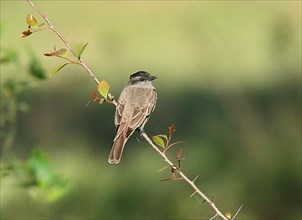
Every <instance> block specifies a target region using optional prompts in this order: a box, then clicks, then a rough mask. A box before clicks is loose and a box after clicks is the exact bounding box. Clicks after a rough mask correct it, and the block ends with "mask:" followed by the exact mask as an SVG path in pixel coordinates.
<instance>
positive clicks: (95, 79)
mask: <svg viewBox="0 0 302 220" xmlns="http://www.w3.org/2000/svg"><path fill="white" fill-rule="evenodd" d="M27 2H28V3H29V4H30V5H31V6H32V7H33V8H34V9H35V10H36V11H37V12H38V13H39V14H40V15H41V17H42V18H44V20H45V22H46V23H47V24H48V27H49V28H50V29H51V30H52V31H53V32H54V33H55V34H56V35H57V36H58V37H59V38H60V39H61V40H62V41H63V43H64V44H65V45H66V47H67V48H68V49H69V51H70V52H71V53H72V54H73V55H74V56H75V57H77V59H78V61H79V64H80V65H81V66H82V67H84V69H85V70H86V71H87V72H88V73H89V75H90V76H91V77H92V78H93V80H94V81H95V82H96V84H99V83H100V81H99V80H98V79H97V78H96V76H95V75H94V74H93V72H92V71H91V70H90V68H88V66H87V65H86V63H85V62H84V60H83V59H82V58H81V57H80V56H79V55H78V54H77V52H76V51H75V50H74V49H73V47H72V46H71V45H70V44H69V43H68V41H67V40H66V39H65V38H64V36H63V35H62V34H61V33H60V32H59V31H58V30H57V29H56V28H55V27H54V26H53V25H52V23H51V22H50V21H49V19H48V18H47V17H46V15H45V14H44V13H43V12H42V11H41V10H40V9H39V8H38V7H37V6H36V5H35V4H34V3H33V2H32V0H27ZM108 98H109V99H110V100H113V95H112V94H111V93H110V92H109V93H108ZM112 102H113V104H114V105H116V101H115V100H113V101H112Z"/></svg>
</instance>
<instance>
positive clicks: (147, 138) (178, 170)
mask: <svg viewBox="0 0 302 220" xmlns="http://www.w3.org/2000/svg"><path fill="white" fill-rule="evenodd" d="M141 135H142V137H143V138H144V139H145V140H146V141H147V142H148V143H149V145H150V146H151V147H152V148H153V149H154V150H155V151H156V152H157V153H158V154H159V155H160V156H161V157H162V158H163V159H164V161H165V162H166V163H167V164H169V165H170V166H171V167H175V165H174V164H173V163H172V162H171V160H170V159H169V158H168V157H167V156H166V154H164V153H163V152H161V151H160V150H159V149H158V148H157V147H156V145H155V144H154V143H153V142H152V141H151V139H150V138H149V136H148V135H147V134H146V133H145V132H143V133H142V134H141ZM176 172H177V173H178V174H179V175H180V176H181V177H182V178H183V179H184V181H186V182H187V183H188V184H189V185H190V186H191V187H192V188H193V189H194V192H196V193H197V194H198V195H200V196H201V197H202V198H203V199H204V200H205V201H206V202H207V203H208V204H209V205H210V206H211V207H212V209H214V211H215V212H216V214H217V215H218V216H220V217H221V218H222V219H224V220H229V219H228V218H227V217H226V216H225V215H223V214H222V213H221V211H220V210H219V209H218V208H217V206H216V205H215V203H214V202H213V201H211V200H210V199H209V198H208V197H207V196H206V195H205V194H204V193H203V192H201V190H200V189H199V188H198V187H197V186H196V185H195V183H194V181H191V180H190V179H189V178H188V177H187V176H186V175H185V174H184V173H183V172H182V171H181V170H180V169H176ZM196 193H194V194H196Z"/></svg>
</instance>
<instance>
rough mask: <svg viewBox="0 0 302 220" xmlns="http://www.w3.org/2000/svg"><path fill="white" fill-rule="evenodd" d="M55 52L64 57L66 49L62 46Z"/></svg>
mask: <svg viewBox="0 0 302 220" xmlns="http://www.w3.org/2000/svg"><path fill="white" fill-rule="evenodd" d="M56 53H57V55H58V56H61V57H65V56H66V54H67V50H66V49H64V48H62V49H60V50H58V51H56Z"/></svg>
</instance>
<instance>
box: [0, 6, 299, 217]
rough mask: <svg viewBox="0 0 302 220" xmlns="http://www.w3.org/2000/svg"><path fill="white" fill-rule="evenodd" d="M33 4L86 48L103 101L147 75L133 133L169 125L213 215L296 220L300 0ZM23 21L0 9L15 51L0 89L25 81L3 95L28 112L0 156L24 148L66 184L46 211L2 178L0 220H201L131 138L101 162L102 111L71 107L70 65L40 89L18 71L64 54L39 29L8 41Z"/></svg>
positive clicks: (22, 14) (205, 209)
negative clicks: (147, 106)
mask: <svg viewBox="0 0 302 220" xmlns="http://www.w3.org/2000/svg"><path fill="white" fill-rule="evenodd" d="M37 4H38V6H39V7H40V9H41V10H42V11H44V12H45V13H46V14H47V15H48V17H49V19H50V20H51V21H52V22H53V24H54V25H55V26H56V27H57V28H58V29H59V30H60V31H61V32H62V33H63V34H64V36H65V37H66V38H67V39H68V40H69V41H70V42H71V44H72V45H75V46H77V45H84V44H85V43H86V42H88V43H89V44H88V47H87V48H86V50H85V52H84V54H83V58H84V60H85V61H86V63H87V65H88V66H89V67H90V68H91V69H92V70H93V72H94V73H95V74H96V75H97V77H98V78H99V79H105V80H107V81H108V82H109V83H110V85H111V92H112V93H113V94H114V95H115V96H116V97H118V94H119V93H120V91H121V89H122V88H123V86H124V85H125V84H126V82H127V81H128V78H129V75H130V74H132V73H133V72H135V71H138V70H147V71H148V72H150V73H151V74H153V75H156V76H157V77H158V80H156V81H155V86H156V88H157V92H158V104H157V107H156V110H155V112H154V113H153V115H152V117H151V120H150V121H149V123H148V124H147V126H146V131H147V133H148V134H149V135H156V134H163V133H166V132H167V128H168V126H169V125H170V124H172V123H173V124H175V125H176V127H177V131H176V133H175V136H174V140H175V141H177V140H184V141H186V144H185V145H182V146H179V147H183V149H184V151H183V156H185V157H186V160H185V161H184V162H183V164H182V169H183V170H184V172H185V173H187V174H188V176H189V177H191V178H194V177H195V176H196V175H197V174H199V178H198V180H197V181H196V183H197V185H198V186H200V188H201V190H202V191H203V192H204V193H206V194H207V195H208V196H209V197H210V198H213V199H214V201H215V203H216V204H217V205H218V207H219V208H221V210H222V211H223V212H226V211H230V212H231V213H233V214H234V213H235V212H236V210H237V209H238V208H239V206H240V205H241V204H243V203H244V207H243V209H242V211H241V212H240V214H239V218H238V219H286V220H287V219H301V211H300V209H301V205H302V204H301V105H300V104H301V84H300V83H301V82H300V80H301V2H300V1H257V2H251V1H214V2H210V1H188V2H185V1H171V2H170V1H163V2H155V1H154V2H153V1H142V2H139V1H125V2H122V1H113V2H111V1H47V2H46V1H37ZM27 14H33V15H34V16H35V17H36V18H37V19H38V20H39V21H40V22H42V19H41V18H40V17H39V16H38V15H37V14H36V12H35V11H34V10H33V9H32V8H31V7H30V6H29V4H28V3H26V2H25V1H2V0H1V53H4V52H5V51H7V50H13V51H16V54H17V58H16V60H17V62H15V63H10V62H2V63H1V90H2V88H3V85H4V84H5V83H6V82H7V81H8V80H11V81H27V82H28V83H29V84H30V86H29V87H28V88H27V89H26V90H24V91H22V92H21V93H19V94H18V96H17V97H15V98H16V100H17V103H19V102H21V101H22V102H26V103H27V104H28V105H27V108H28V107H29V108H30V110H29V111H27V113H26V114H25V113H20V114H18V116H17V119H16V120H15V121H14V123H16V127H17V132H16V135H15V137H14V138H13V139H14V142H13V144H11V148H10V151H12V152H13V155H14V157H16V158H18V159H17V160H18V161H26V160H28V158H29V157H30V155H31V151H32V150H33V149H38V150H39V151H41V152H43V153H45V154H46V155H47V157H48V159H49V162H50V163H51V169H52V170H53V172H56V173H60V174H61V175H62V176H64V178H66V179H67V180H68V182H69V185H70V187H69V190H68V192H67V193H66V194H65V195H64V196H63V197H62V198H61V199H60V200H58V201H56V202H53V203H47V202H42V201H40V200H35V199H33V197H31V196H30V193H29V192H28V190H26V189H25V188H24V187H20V184H19V183H18V177H16V176H15V175H8V176H5V177H2V178H1V210H0V212H1V219H208V218H210V217H211V216H212V215H213V212H212V210H211V208H210V207H209V206H208V205H207V204H206V203H202V201H201V199H200V201H197V200H196V199H194V198H191V199H189V198H188V197H189V196H190V195H191V193H192V190H191V189H190V187H189V186H188V185H186V184H185V183H184V182H182V181H173V182H172V181H170V182H169V181H168V182H160V181H159V180H160V179H163V178H166V177H168V176H169V175H170V174H169V171H168V170H165V171H163V172H161V173H157V170H159V169H160V168H162V167H164V166H165V163H164V162H163V161H162V160H161V158H160V157H159V156H158V155H157V154H156V153H155V152H154V151H153V150H152V149H151V148H150V147H149V146H148V144H146V143H145V141H144V140H142V139H141V138H140V137H139V135H138V134H136V135H134V136H133V137H132V138H131V139H130V140H129V142H128V144H127V146H126V148H125V151H124V155H123V158H122V161H121V163H120V164H119V165H118V166H113V165H109V164H108V162H107V157H108V154H109V151H110V147H111V143H112V139H113V137H114V130H115V128H114V125H113V115H114V107H113V106H112V105H107V104H105V105H97V104H90V105H89V106H88V107H85V104H86V103H87V102H88V101H89V100H90V99H91V94H92V91H93V90H95V89H96V85H95V83H94V82H93V80H92V79H91V78H90V77H89V76H88V74H87V73H86V72H85V71H84V70H83V69H82V68H81V67H79V66H76V65H74V66H67V67H65V68H64V69H63V70H62V71H61V72H59V73H58V74H57V75H56V76H54V77H53V78H52V79H51V80H38V79H35V78H34V77H30V76H29V74H28V65H29V63H30V62H31V61H32V59H34V58H33V56H35V57H36V59H37V62H41V64H42V66H43V68H44V69H45V70H47V71H48V72H51V70H52V69H53V68H54V67H55V66H57V65H58V64H60V63H63V61H61V60H59V59H56V58H52V57H50V58H49V57H45V56H43V53H45V52H49V51H51V50H52V49H53V45H56V47H57V48H61V47H64V45H63V44H62V43H61V42H60V41H59V40H58V39H57V37H56V36H55V35H54V34H53V33H52V32H50V31H42V32H39V33H34V34H32V35H31V36H30V37H28V38H26V39H24V38H21V37H20V34H21V32H22V31H24V30H26V27H27V25H26V21H25V18H26V15H27ZM33 54H34V55H33ZM16 63H17V64H16ZM1 98H2V99H5V97H4V96H2V97H1ZM5 103H6V102H4V101H3V100H2V101H1V105H4V104H5ZM1 113H2V112H1ZM2 116H3V115H2ZM1 132H2V131H1ZM135 136H136V137H135ZM3 145H4V144H3ZM3 145H2V146H1V147H2V152H1V153H2V154H1V160H2V162H3V163H5V162H7V157H6V156H5V153H6V151H5V150H4V147H5V146H3ZM176 151H177V147H176V148H175V149H174V151H173V150H172V151H171V152H170V153H168V155H169V156H170V157H171V158H175V154H176Z"/></svg>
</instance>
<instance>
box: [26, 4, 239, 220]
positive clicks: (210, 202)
mask: <svg viewBox="0 0 302 220" xmlns="http://www.w3.org/2000/svg"><path fill="white" fill-rule="evenodd" d="M27 1H28V3H29V4H30V5H31V6H32V7H33V8H34V9H35V10H36V11H37V12H38V13H39V14H40V15H41V16H42V17H43V18H44V20H45V21H46V23H47V24H48V26H49V28H50V29H51V30H52V31H53V32H54V33H55V34H56V35H57V36H58V37H59V38H60V39H61V40H62V41H63V43H64V44H65V45H66V47H67V48H68V49H69V50H70V51H71V53H72V54H73V55H74V56H75V57H76V58H77V59H78V61H79V64H80V65H81V66H83V67H84V69H85V70H86V71H87V72H88V73H89V75H90V76H91V77H92V78H93V80H94V81H95V82H96V83H97V84H99V80H98V79H97V78H96V76H95V75H94V74H93V73H92V71H91V70H90V69H89V68H88V66H87V65H86V63H85V62H84V61H83V59H82V58H81V57H79V56H78V54H77V53H76V52H75V50H74V49H73V48H72V47H71V46H70V44H69V43H68V41H67V40H66V39H65V38H64V37H63V35H62V34H61V33H60V32H59V31H58V30H57V29H56V28H55V27H54V26H53V25H52V23H51V22H50V21H49V19H48V18H47V17H46V15H45V14H44V13H42V12H41V11H40V9H39V8H38V7H37V6H36V5H35V4H34V3H33V2H32V1H31V0H27ZM108 97H109V99H112V100H113V96H112V95H111V94H110V93H109V94H108ZM113 104H115V105H116V101H115V100H113ZM141 135H142V137H143V138H144V139H145V140H146V141H147V142H148V143H149V145H150V146H151V147H152V148H153V149H154V150H155V151H156V152H157V153H158V154H159V155H160V156H161V157H162V158H163V159H164V161H165V162H166V163H167V164H169V166H171V167H176V166H175V165H174V164H173V163H172V162H171V160H170V159H169V158H168V157H167V156H166V154H165V153H163V152H162V151H161V150H160V149H158V148H157V147H156V145H155V144H153V142H152V141H151V139H150V138H149V136H148V135H147V134H146V133H145V132H142V134H141ZM175 172H177V173H178V174H179V175H180V176H181V178H182V179H183V180H184V181H185V182H187V183H188V184H189V185H190V186H191V187H192V188H193V189H194V193H193V194H192V195H195V194H198V195H200V196H201V197H202V198H203V200H204V201H206V202H207V203H208V204H209V205H210V206H211V207H212V209H213V210H214V211H215V213H216V214H215V215H214V217H212V218H211V219H214V218H215V217H216V216H220V217H221V218H222V219H223V220H229V219H228V218H227V217H226V216H225V215H223V214H222V213H221V211H220V210H219V209H218V208H217V206H216V205H215V203H214V202H213V201H211V200H210V199H209V198H208V197H207V196H206V195H205V194H204V193H202V192H201V190H200V189H199V188H198V187H197V186H196V185H195V183H194V181H195V180H196V178H197V177H196V178H195V179H194V180H193V181H191V180H190V179H189V178H188V177H187V176H186V175H185V174H184V173H183V172H182V171H181V170H180V169H179V168H177V169H175ZM241 207H242V206H241ZM241 207H240V208H239V210H238V211H237V213H236V215H237V214H238V212H239V211H240V209H241Z"/></svg>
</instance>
